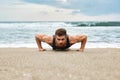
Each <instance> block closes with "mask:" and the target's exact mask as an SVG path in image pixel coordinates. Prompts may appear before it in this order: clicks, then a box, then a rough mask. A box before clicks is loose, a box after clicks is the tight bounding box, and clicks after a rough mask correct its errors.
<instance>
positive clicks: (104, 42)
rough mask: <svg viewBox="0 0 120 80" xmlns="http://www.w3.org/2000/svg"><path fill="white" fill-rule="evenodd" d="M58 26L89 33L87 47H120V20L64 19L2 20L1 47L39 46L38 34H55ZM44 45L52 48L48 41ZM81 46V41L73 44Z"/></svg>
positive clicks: (0, 31) (68, 31) (74, 33)
mask: <svg viewBox="0 0 120 80" xmlns="http://www.w3.org/2000/svg"><path fill="white" fill-rule="evenodd" d="M58 28H65V29H66V30H67V33H68V34H69V35H78V34H85V35H87V36H88V41H87V43H86V48H120V22H64V21H63V22H57V21H53V22H50V21H48V22H47V21H28V22H4V21H3V22H0V47H1V48H6V47H11V48H16V47H17V48H19V47H26V48H37V45H36V42H35V35H36V34H46V35H54V32H55V30H56V29H58ZM42 45H43V47H44V48H51V47H50V46H49V45H47V44H46V43H42ZM79 47H80V43H77V44H75V45H73V46H72V48H79Z"/></svg>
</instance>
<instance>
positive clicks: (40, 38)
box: [35, 28, 87, 52]
mask: <svg viewBox="0 0 120 80" xmlns="http://www.w3.org/2000/svg"><path fill="white" fill-rule="evenodd" d="M35 39H36V43H37V45H38V49H39V51H45V49H44V48H43V47H42V45H41V42H45V43H47V44H49V45H50V46H51V47H52V48H53V50H66V49H68V48H69V47H70V46H72V45H73V44H75V43H78V42H81V46H80V48H79V50H78V51H80V52H83V51H84V48H85V44H86V41H87V36H86V35H75V36H71V35H67V32H66V30H65V29H63V28H59V29H57V30H56V31H55V35H53V36H48V35H44V34H37V35H36V36H35Z"/></svg>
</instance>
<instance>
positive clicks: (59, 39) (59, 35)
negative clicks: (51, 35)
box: [55, 28, 67, 47]
mask: <svg viewBox="0 0 120 80" xmlns="http://www.w3.org/2000/svg"><path fill="white" fill-rule="evenodd" d="M66 35H67V32H66V30H65V29H63V28H59V29H57V30H56V31H55V36H56V44H57V46H58V47H64V46H65V45H66Z"/></svg>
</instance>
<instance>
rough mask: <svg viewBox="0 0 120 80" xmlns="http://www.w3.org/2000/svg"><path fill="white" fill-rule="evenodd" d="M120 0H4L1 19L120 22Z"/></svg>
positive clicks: (1, 4) (2, 0)
mask: <svg viewBox="0 0 120 80" xmlns="http://www.w3.org/2000/svg"><path fill="white" fill-rule="evenodd" d="M119 8H120V0H11V1H10V0H1V1H0V12H1V13H0V21H120V9H119Z"/></svg>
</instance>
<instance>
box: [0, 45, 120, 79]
mask: <svg viewBox="0 0 120 80" xmlns="http://www.w3.org/2000/svg"><path fill="white" fill-rule="evenodd" d="M119 75H120V48H87V49H85V51H84V52H78V51H76V50H75V49H70V50H68V51H53V50H51V49H47V51H43V52H39V51H38V49H37V48H24V47H23V48H0V80H120V76H119Z"/></svg>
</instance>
